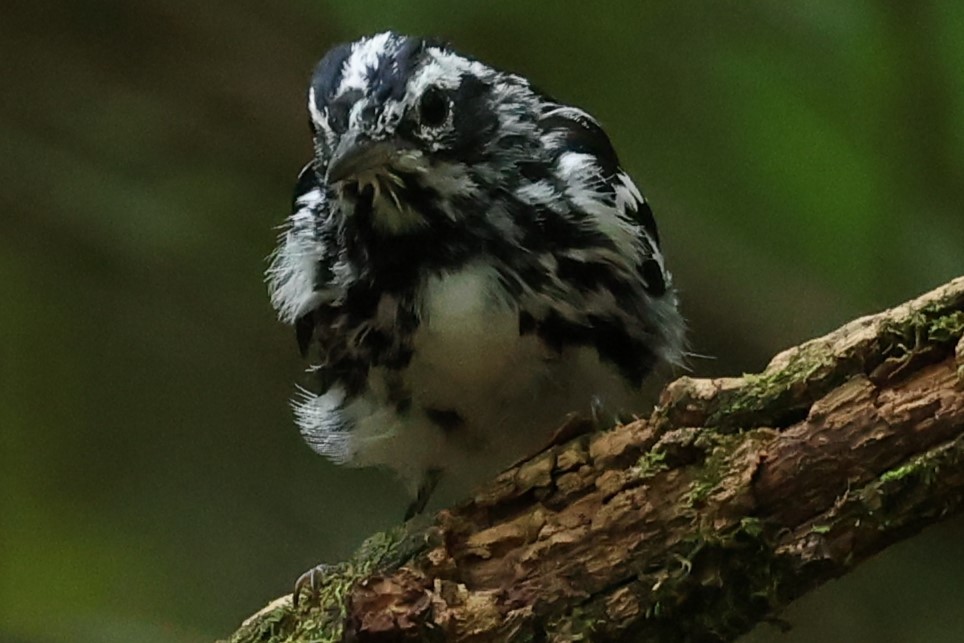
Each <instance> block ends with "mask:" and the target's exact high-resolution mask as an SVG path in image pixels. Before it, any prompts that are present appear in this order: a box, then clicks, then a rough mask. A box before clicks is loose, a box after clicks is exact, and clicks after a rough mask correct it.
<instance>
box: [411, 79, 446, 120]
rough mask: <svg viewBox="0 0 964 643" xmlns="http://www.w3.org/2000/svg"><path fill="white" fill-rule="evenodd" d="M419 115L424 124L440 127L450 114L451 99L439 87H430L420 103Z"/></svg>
mask: <svg viewBox="0 0 964 643" xmlns="http://www.w3.org/2000/svg"><path fill="white" fill-rule="evenodd" d="M418 116H419V120H420V121H421V122H422V125H425V126H426V127H438V126H439V125H441V124H443V123H444V122H445V119H447V118H448V116H449V101H448V98H446V97H445V94H443V93H442V90H441V89H439V88H438V87H429V88H428V89H426V90H425V93H424V94H422V100H420V101H419V103H418Z"/></svg>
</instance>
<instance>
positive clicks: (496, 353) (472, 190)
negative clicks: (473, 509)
mask: <svg viewBox="0 0 964 643" xmlns="http://www.w3.org/2000/svg"><path fill="white" fill-rule="evenodd" d="M429 94H431V98H426V97H427V96H429ZM308 103H309V104H308V112H309V116H310V122H311V127H312V131H313V133H314V143H315V158H314V159H313V160H312V162H311V163H310V164H309V165H308V166H307V167H306V168H305V170H303V172H302V175H301V176H300V177H299V181H298V185H297V187H296V194H295V199H294V204H293V213H292V214H291V216H290V217H289V218H288V221H287V224H286V226H285V229H284V232H283V234H282V237H281V243H280V245H279V248H278V250H277V251H276V253H275V254H274V256H273V259H272V263H271V267H270V268H269V270H268V283H269V289H270V291H271V301H272V304H273V305H274V307H275V308H276V310H277V311H278V314H279V317H280V318H281V320H282V321H284V322H287V323H291V324H295V325H296V327H297V328H298V329H299V342H300V343H302V344H303V345H304V347H305V348H308V349H310V350H309V359H310V360H311V361H312V364H311V366H310V368H309V373H310V379H311V380H312V384H311V386H310V388H311V389H312V391H313V392H311V393H309V392H307V391H305V392H304V393H303V395H302V396H301V398H300V399H299V400H297V401H296V402H295V408H296V417H297V420H298V424H299V426H300V427H301V430H302V433H303V434H304V436H305V438H306V440H307V442H308V443H309V444H310V445H311V446H312V447H313V448H315V449H316V450H317V451H319V452H320V453H322V454H324V455H326V456H328V457H330V458H331V459H333V460H334V461H336V462H339V463H344V464H349V465H357V466H368V465H377V466H387V467H390V468H392V469H394V470H395V471H397V472H398V473H399V474H401V475H402V476H403V478H404V479H406V480H407V481H408V482H409V484H410V485H411V487H412V489H413V490H414V489H415V488H416V487H417V486H418V484H420V482H421V481H422V480H423V479H425V477H426V474H427V473H428V472H437V471H446V472H448V473H450V474H451V473H455V474H456V475H455V476H450V477H456V478H459V479H460V480H462V481H463V482H471V481H472V480H474V479H476V478H477V477H478V476H482V475H486V474H489V473H492V471H493V469H494V468H495V467H498V466H501V465H504V464H506V463H507V462H508V461H511V460H513V459H515V458H518V457H520V456H522V455H525V454H526V453H527V452H528V451H532V450H534V449H536V448H538V447H539V446H540V445H541V444H542V443H543V442H544V441H545V440H546V439H547V437H548V436H547V435H546V433H545V431H546V430H547V429H551V428H552V427H553V426H554V424H555V423H558V422H559V421H561V419H562V418H563V417H565V415H566V414H567V413H569V412H572V411H583V412H585V411H587V410H588V409H589V408H590V405H591V404H592V400H593V399H601V400H602V401H603V403H604V404H605V405H606V406H607V407H608V408H609V409H611V410H614V411H616V410H619V411H629V412H631V411H640V410H642V409H641V408H640V407H641V405H642V404H643V401H642V400H643V398H642V395H641V392H640V391H641V383H642V381H643V379H644V378H645V377H646V376H647V375H648V374H649V373H650V372H651V371H652V370H653V368H654V367H655V366H656V365H657V364H659V363H661V362H662V363H669V364H676V363H678V362H679V361H680V357H681V352H682V344H683V328H684V325H683V322H682V319H681V317H680V315H679V313H678V311H677V301H676V294H675V291H674V290H673V287H672V284H671V279H670V275H669V273H668V272H667V271H666V269H665V265H664V260H663V256H662V254H661V252H660V249H659V238H658V234H657V231H656V225H655V222H654V220H653V216H652V212H651V211H650V209H649V205H648V204H647V203H646V201H645V199H644V198H643V196H642V195H641V194H640V192H639V190H638V189H637V188H636V186H635V185H634V184H633V182H632V180H631V179H630V178H629V177H628V176H627V175H626V174H625V172H623V170H622V169H621V168H620V166H619V161H618V159H617V157H616V154H615V152H614V150H613V148H612V145H611V144H610V142H609V139H608V138H607V136H606V135H605V133H604V132H603V130H602V129H601V127H600V126H599V124H598V123H597V122H596V121H595V120H594V119H593V118H592V117H591V116H589V115H588V114H587V113H586V112H584V111H582V110H580V109H578V108H575V107H571V106H567V105H563V104H560V103H558V102H556V101H554V100H552V99H551V98H548V97H546V96H545V95H543V94H541V93H539V92H537V91H536V90H534V89H533V88H532V87H531V86H530V84H529V82H528V81H526V80H525V79H524V78H522V77H519V76H517V75H513V74H509V73H506V72H502V71H498V70H495V69H492V68H490V67H488V66H487V65H484V64H483V63H481V62H478V61H476V60H473V59H472V58H469V57H467V56H464V55H461V54H459V53H457V52H455V51H454V50H452V49H451V48H449V47H447V46H444V45H440V44H437V43H434V42H432V41H428V40H423V39H417V38H410V37H405V36H401V35H398V34H394V33H390V32H389V33H383V34H378V35H375V36H372V37H370V38H366V39H362V40H359V41H357V42H355V43H351V44H348V45H342V46H339V47H336V48H335V49H333V50H332V51H331V52H330V53H329V54H328V55H327V56H326V57H325V58H324V59H323V60H322V61H321V63H319V65H318V67H317V69H316V71H315V73H314V76H313V78H312V83H311V87H310V89H309V92H308ZM346 148H347V152H346V151H345V150H346ZM359 150H361V152H364V153H361V152H359ZM386 150H387V151H386ZM346 155H348V156H351V158H349V159H348V160H347V161H346ZM376 158H377V159H379V160H378V162H377V163H376V162H373V161H371V160H370V159H376ZM359 159H361V160H359ZM366 159H367V160H366ZM336 163H338V164H340V165H339V167H340V169H339V170H337V171H336V173H337V174H338V175H339V176H340V174H341V172H342V171H343V168H345V167H349V168H351V169H352V172H351V174H350V176H348V178H346V179H341V178H339V179H338V180H328V179H327V178H326V176H330V175H331V173H330V172H329V170H330V168H331V167H332V165H334V164H336ZM359 163H362V164H364V163H368V164H369V165H371V166H370V167H369V166H368V165H365V166H364V167H358V168H356V167H355V165H357V164H359ZM433 477H434V476H433Z"/></svg>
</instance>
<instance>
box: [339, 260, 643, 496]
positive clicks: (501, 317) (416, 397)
mask: <svg viewBox="0 0 964 643" xmlns="http://www.w3.org/2000/svg"><path fill="white" fill-rule="evenodd" d="M422 302H423V305H422V309H421V323H420V326H419V329H418V331H417V334H416V336H415V342H414V354H413V357H412V361H411V363H410V365H409V367H408V368H407V369H406V370H405V372H404V373H405V374H404V384H405V386H406V388H407V389H408V391H410V392H411V395H412V405H411V409H410V410H409V411H408V412H407V413H405V414H404V415H398V414H396V413H395V412H394V409H392V407H391V406H390V405H389V404H387V402H386V401H384V399H379V398H380V397H383V396H384V395H385V391H387V389H388V386H387V382H386V380H385V372H384V371H382V370H379V369H376V370H374V371H373V372H372V375H371V377H370V380H369V385H370V393H368V394H366V395H365V396H364V397H363V398H361V399H359V400H357V401H355V402H353V403H351V404H350V405H349V407H348V408H347V409H346V411H347V412H349V413H350V414H351V416H352V418H353V420H354V424H355V427H356V429H355V430H354V431H353V432H352V436H351V442H352V452H353V453H352V457H351V464H355V465H361V466H367V465H382V466H388V467H390V468H392V469H394V470H396V471H397V472H398V473H400V474H401V475H402V476H403V478H405V479H407V480H408V481H409V482H410V483H411V484H412V486H413V488H414V487H415V486H417V484H418V482H419V481H420V480H421V477H422V475H423V473H424V472H425V471H426V470H428V469H442V470H444V471H445V472H446V476H447V477H448V478H450V479H451V478H453V477H454V478H459V479H461V480H462V481H463V482H466V483H469V484H470V483H472V482H475V481H477V480H478V479H479V478H481V477H487V476H489V475H492V474H494V473H495V472H496V471H497V470H498V469H499V468H501V467H504V466H506V465H508V464H510V463H511V462H512V461H514V460H517V459H518V458H520V457H523V456H526V455H529V454H531V453H534V452H535V451H536V450H538V449H539V448H540V447H542V446H544V445H545V444H546V443H547V441H548V440H549V438H550V436H551V434H552V432H553V430H554V429H556V428H557V427H558V425H559V424H560V423H561V422H562V421H563V420H564V418H565V417H566V415H567V414H568V413H570V412H573V411H578V412H582V413H586V412H588V411H589V408H590V404H591V402H592V399H593V397H594V396H598V397H599V398H600V399H601V400H602V401H603V403H604V404H606V406H607V407H610V408H612V409H614V410H615V409H622V408H631V407H632V406H634V405H635V404H634V401H635V400H634V398H635V397H636V394H635V393H634V392H632V391H629V390H628V389H627V388H626V387H625V385H624V384H623V381H622V379H621V378H620V377H619V376H618V375H617V374H616V373H615V371H614V369H613V368H612V367H610V366H609V365H607V364H602V363H600V361H599V359H598V356H597V355H596V351H595V350H594V349H592V348H588V347H585V348H584V347H571V348H567V349H566V350H564V351H563V353H562V354H561V355H560V354H559V353H557V352H554V351H552V350H550V349H548V348H547V347H546V346H545V345H544V344H543V342H542V341H541V340H540V339H538V337H536V335H535V334H527V335H523V336H520V334H519V311H518V307H517V305H516V304H515V303H514V302H513V301H512V300H511V299H510V297H509V296H508V295H507V294H506V292H505V291H504V289H503V288H502V285H501V283H500V281H499V278H498V275H497V273H496V272H495V271H494V270H493V269H492V268H491V267H489V266H486V265H470V266H467V267H465V268H463V269H462V270H460V271H459V272H457V273H453V274H449V275H445V276H442V277H435V278H432V279H430V280H428V281H427V282H426V283H425V285H424V288H423V291H422ZM422 409H436V410H439V411H454V412H456V413H458V414H459V416H460V417H461V418H462V419H463V420H464V423H463V425H461V426H459V427H458V428H456V429H450V430H443V429H442V428H440V427H439V426H438V425H436V424H434V423H432V422H431V421H429V420H428V418H427V417H426V416H425V414H424V413H423V412H422Z"/></svg>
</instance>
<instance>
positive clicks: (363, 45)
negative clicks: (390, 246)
mask: <svg viewBox="0 0 964 643" xmlns="http://www.w3.org/2000/svg"><path fill="white" fill-rule="evenodd" d="M538 100H539V99H538V96H537V95H536V93H535V92H533V91H532V89H531V88H530V87H529V85H528V83H527V82H526V81H525V80H524V79H523V78H521V77H519V76H514V75H511V74H507V73H503V72H499V71H496V70H494V69H492V68H490V67H488V66H486V65H484V64H482V63H480V62H478V61H476V60H473V59H471V58H468V57H466V56H463V55H461V54H459V53H456V52H454V51H452V50H451V49H449V48H448V47H446V46H444V45H442V44H439V43H437V42H435V41H432V40H426V39H422V38H412V37H407V36H401V35H398V34H395V33H391V32H386V33H381V34H377V35H374V36H371V37H368V38H364V39H362V40H359V41H356V42H354V43H350V44H344V45H340V46H338V47H336V48H334V49H333V50H331V51H330V52H329V53H328V54H327V55H326V56H325V58H324V59H323V60H322V61H321V62H320V63H319V64H318V66H317V68H316V69H315V72H314V75H313V77H312V81H311V86H310V89H309V92H308V111H309V115H310V124H311V129H312V132H313V134H314V145H315V159H314V162H313V169H314V172H315V173H316V176H317V179H318V181H319V182H320V183H321V184H322V185H324V186H326V187H327V189H329V190H330V191H331V192H330V193H331V194H332V195H333V196H334V198H335V200H336V202H338V203H339V204H340V209H341V210H342V212H343V213H344V214H345V215H348V216H351V214H352V213H354V212H355V211H356V210H359V209H361V210H365V211H366V212H369V213H370V214H371V221H372V226H373V227H374V229H376V230H377V231H379V232H382V233H388V234H405V233H408V232H411V231H413V230H417V229H419V228H424V227H426V226H431V225H432V224H433V220H441V221H445V220H448V221H450V222H453V221H457V220H458V219H459V218H461V217H464V216H468V215H469V214H470V213H471V210H472V208H471V204H472V203H473V202H478V201H480V199H479V196H480V195H490V194H492V192H493V190H495V189H496V187H497V186H498V188H499V189H501V190H505V189H506V188H511V187H512V186H511V185H507V181H509V182H511V181H513V180H514V178H513V177H517V176H519V175H520V169H522V168H523V167H524V166H525V165H526V164H531V163H532V162H533V160H537V159H534V158H533V157H534V156H536V157H537V156H538V155H539V154H540V153H541V152H540V150H541V147H540V142H539V132H538V128H537V125H536V122H535V121H536V118H537V116H538V110H537V109H533V108H534V106H536V104H537V103H538ZM482 200H483V201H484V199H482Z"/></svg>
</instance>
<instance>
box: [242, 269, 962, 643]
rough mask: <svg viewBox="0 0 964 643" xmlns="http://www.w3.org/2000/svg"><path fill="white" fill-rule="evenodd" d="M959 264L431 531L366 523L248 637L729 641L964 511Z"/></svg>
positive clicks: (680, 390)
mask: <svg viewBox="0 0 964 643" xmlns="http://www.w3.org/2000/svg"><path fill="white" fill-rule="evenodd" d="M962 333H964V277H962V278H958V279H956V280H954V281H952V282H950V283H948V284H946V285H944V286H943V287H941V288H938V289H937V290H934V291H933V292H931V293H928V294H926V295H924V296H922V297H920V298H918V299H916V300H914V301H911V302H908V303H906V304H904V305H902V306H899V307H897V308H894V309H892V310H889V311H886V312H883V313H880V314H878V315H873V316H870V317H865V318H862V319H858V320H856V321H853V322H851V323H849V324H847V325H846V326H844V327H842V328H840V329H839V330H837V331H835V332H833V333H831V334H829V335H827V336H825V337H821V338H819V339H815V340H812V341H809V342H807V343H805V344H802V345H800V346H797V347H795V348H792V349H790V350H788V351H785V352H783V353H781V354H779V355H777V356H776V357H774V358H773V360H772V361H771V363H770V364H769V366H768V367H767V368H766V369H765V370H764V371H763V372H762V373H758V374H753V375H745V376H743V377H735V378H723V379H714V380H705V379H694V378H688V377H684V378H681V379H679V380H677V381H675V382H673V383H672V384H670V385H669V386H668V387H667V388H666V389H665V391H664V392H663V395H662V398H661V401H660V405H659V407H658V408H657V409H656V410H655V411H654V412H653V414H652V415H651V417H649V418H647V419H645V420H639V421H636V422H633V423H631V424H628V425H625V426H620V427H617V428H615V429H613V430H611V431H606V432H603V433H585V432H583V433H582V434H581V435H579V433H580V431H579V429H581V428H584V427H582V426H580V424H579V421H574V422H573V423H572V425H571V426H570V427H569V428H570V429H573V431H572V433H575V434H577V437H575V438H572V439H570V440H569V441H567V442H565V443H562V444H558V445H555V446H552V447H551V448H549V449H547V450H545V451H543V452H542V453H540V454H538V455H536V456H534V457H532V458H530V459H528V460H526V461H525V462H522V463H521V464H519V465H518V466H516V467H514V468H512V469H510V470H508V471H506V472H504V473H503V474H501V475H500V476H499V477H498V478H497V479H496V480H495V481H493V482H492V483H491V484H490V485H489V486H488V487H487V488H485V489H484V490H482V491H480V492H479V493H478V494H477V495H476V496H475V497H474V498H472V499H471V500H470V501H468V502H466V503H464V504H462V505H459V506H457V507H454V508H451V509H448V510H445V511H442V512H441V513H439V514H438V515H437V516H436V517H435V519H434V522H433V523H432V524H431V525H430V526H428V527H426V528H424V529H416V528H412V527H409V528H407V529H406V528H399V529H397V530H395V531H393V532H387V533H384V534H378V535H376V536H374V537H373V538H371V539H369V541H368V542H366V543H365V545H364V546H363V547H362V548H361V549H360V550H359V552H358V553H357V554H356V556H355V557H354V559H353V560H351V561H347V562H345V563H342V564H340V565H338V566H336V567H335V568H333V569H332V571H331V572H330V573H328V574H326V577H325V578H326V581H325V583H324V584H323V586H322V588H321V590H320V595H319V596H318V598H317V600H315V601H313V602H309V604H307V605H304V606H302V607H299V608H298V609H293V608H292V606H291V600H290V596H286V597H282V598H280V599H278V600H276V601H275V602H274V603H272V604H271V605H269V606H268V607H266V608H265V609H264V610H262V611H261V612H259V613H258V614H256V615H254V616H253V617H251V618H250V619H248V620H247V621H246V622H245V623H244V624H243V625H242V626H241V628H240V629H239V630H238V631H237V632H236V633H235V634H234V635H233V636H232V638H231V641H232V642H234V643H247V642H250V641H272V642H274V641H342V640H348V641H407V640H413V641H473V642H476V641H478V642H481V641H574V640H585V641H660V642H665V641H731V640H733V639H735V638H736V637H738V636H739V635H741V634H743V633H745V632H747V631H748V630H749V629H750V628H751V627H753V625H755V624H756V623H757V622H759V621H760V620H762V619H765V618H768V617H773V616H774V615H775V614H776V613H777V612H778V610H779V609H780V608H781V607H783V606H785V605H786V604H787V603H788V602H790V601H791V600H793V599H794V598H797V597H799V596H800V595H802V594H803V593H805V592H807V591H809V590H810V589H813V588H814V587H816V586H818V585H820V584H821V583H823V582H825V581H827V580H829V579H831V578H834V577H837V576H840V575H841V574H844V573H846V572H847V571H848V570H849V569H851V568H852V567H853V566H855V565H856V564H858V563H860V562H861V561H862V560H864V559H866V558H867V557H868V556H871V555H872V554H874V553H876V552H878V551H880V550H881V549H883V548H885V547H887V546H888V545H890V544H891V543H893V542H895V541H897V540H900V539H902V538H905V537H907V536H909V535H911V534H913V533H915V532H917V531H918V530H920V529H921V528H922V527H924V526H926V525H928V524H931V523H933V522H936V521H938V520H941V519H942V518H944V517H946V516H948V515H950V514H952V513H954V512H957V511H959V510H960V509H961V508H962V506H964V340H962Z"/></svg>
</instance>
